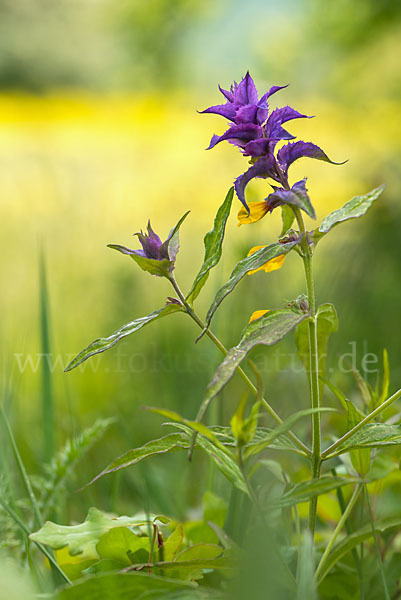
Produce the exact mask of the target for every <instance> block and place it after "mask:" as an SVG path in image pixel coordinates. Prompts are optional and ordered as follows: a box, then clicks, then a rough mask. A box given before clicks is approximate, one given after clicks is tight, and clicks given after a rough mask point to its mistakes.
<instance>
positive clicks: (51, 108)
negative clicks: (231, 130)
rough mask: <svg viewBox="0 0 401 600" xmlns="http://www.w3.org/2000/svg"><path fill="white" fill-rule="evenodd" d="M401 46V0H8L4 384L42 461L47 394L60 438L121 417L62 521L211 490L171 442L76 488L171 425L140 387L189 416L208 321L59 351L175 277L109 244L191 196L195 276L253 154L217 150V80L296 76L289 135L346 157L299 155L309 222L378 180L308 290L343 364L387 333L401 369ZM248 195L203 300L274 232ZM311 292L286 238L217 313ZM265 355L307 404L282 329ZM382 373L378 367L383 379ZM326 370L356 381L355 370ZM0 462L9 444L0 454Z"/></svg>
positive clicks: (293, 403)
mask: <svg viewBox="0 0 401 600" xmlns="http://www.w3.org/2000/svg"><path fill="white" fill-rule="evenodd" d="M400 53H401V5H400V4H399V3H397V2H394V1H390V0H381V1H380V2H376V1H375V0H336V1H335V2H327V3H322V2H319V1H318V0H298V1H295V0H283V1H282V2H280V3H277V2H274V1H268V0H248V1H247V2H246V3H245V2H242V1H240V0H231V1H229V0H213V1H212V0H174V1H171V0H147V2H143V1H139V0H125V1H122V2H115V1H112V0H98V1H96V2H93V1H90V0H80V1H78V0H74V1H71V0H68V1H67V0H59V1H58V2H56V3H55V2H54V1H53V0H0V88H1V89H0V207H1V208H0V211H1V213H0V220H1V223H2V235H1V240H0V244H1V258H0V265H1V272H2V293H1V295H0V311H1V315H2V319H1V321H0V334H1V344H0V348H1V353H2V359H3V360H2V369H1V375H2V381H3V384H2V390H3V396H4V402H5V403H6V406H7V408H8V410H9V415H10V419H11V421H12V425H13V428H14V430H15V433H16V436H17V441H18V443H19V445H20V448H21V451H22V454H23V457H24V459H25V461H26V463H27V466H28V468H29V470H30V472H33V473H34V472H37V471H39V470H40V469H41V464H42V462H43V460H44V459H45V458H46V452H47V453H48V452H49V450H47V451H46V440H45V439H44V437H45V434H44V425H45V419H44V417H43V408H42V406H43V395H44V394H45V396H46V397H47V399H48V400H49V399H51V403H52V406H53V411H54V438H55V447H56V448H60V447H61V445H62V444H63V442H64V441H65V440H66V438H68V437H69V436H71V435H75V434H78V433H79V432H80V431H82V429H83V428H84V427H87V426H89V425H91V424H92V423H93V422H94V421H95V420H96V419H97V418H99V417H103V418H105V417H111V416H114V417H116V422H115V424H114V425H113V426H112V427H111V428H110V429H109V431H108V433H107V434H106V435H105V437H104V438H103V441H102V442H100V443H98V444H97V445H96V446H95V447H94V448H93V450H92V451H91V452H90V454H89V455H88V457H87V459H86V460H85V461H84V462H83V463H81V465H80V470H79V472H78V473H77V474H76V476H75V478H74V479H73V480H72V481H71V482H70V485H69V490H70V495H68V496H66V499H65V503H64V505H63V507H62V509H60V514H61V515H62V517H61V518H62V520H63V521H64V522H67V521H68V520H70V519H73V518H75V519H82V518H83V517H84V515H85V514H86V512H87V508H88V506H89V505H90V504H96V505H97V506H98V507H99V508H102V509H104V510H111V509H113V510H116V511H118V512H124V511H126V512H131V513H133V512H135V511H136V510H141V509H142V508H143V507H144V506H145V508H147V507H150V508H151V509H152V510H154V511H164V512H166V513H170V514H174V516H176V517H182V516H183V514H184V512H185V510H186V508H187V506H193V505H196V504H197V503H198V502H199V498H200V496H201V495H202V493H203V490H204V486H205V480H206V478H207V469H206V465H205V464H204V462H202V461H201V459H199V458H197V459H196V460H195V464H194V465H189V464H188V463H187V461H186V457H185V456H184V455H178V454H177V455H175V456H173V457H161V458H159V459H156V460H154V461H152V462H147V463H143V466H142V465H139V466H138V467H137V468H135V469H133V470H131V471H129V472H124V474H123V475H122V476H121V478H119V479H118V480H117V478H113V477H109V478H105V479H104V480H101V481H99V482H98V483H97V484H96V485H95V486H93V487H92V488H90V489H89V490H86V491H84V492H81V493H80V494H74V493H73V492H74V491H75V490H76V489H77V488H79V487H80V486H82V485H84V484H85V483H86V482H87V481H88V480H89V479H91V478H92V477H93V476H94V475H95V474H97V473H98V472H99V471H100V470H101V469H102V468H103V467H104V466H105V465H106V464H107V463H108V462H110V460H112V459H113V458H114V457H115V456H117V455H119V454H122V453H123V452H125V451H126V450H128V449H129V448H131V447H136V446H139V445H141V444H142V443H144V442H146V441H147V440H149V439H152V438H153V437H155V436H158V435H160V423H161V419H160V418H159V417H156V416H155V415H151V414H149V413H146V412H145V411H143V410H142V408H141V407H142V406H143V405H153V406H159V407H164V408H171V409H174V410H177V411H179V412H181V413H182V414H184V415H185V416H186V417H191V418H192V417H194V415H195V413H196V410H197V407H198V405H199V403H200V402H201V399H202V397H203V393H204V390H205V387H206V385H207V383H208V381H209V380H210V377H211V375H212V373H213V369H214V368H215V367H216V365H217V364H218V361H219V359H220V357H219V355H218V353H217V351H216V350H215V349H214V348H213V347H211V346H210V345H209V341H208V340H207V339H203V340H202V341H201V342H200V343H199V344H198V345H196V346H195V345H194V339H195V337H196V336H197V334H198V331H197V330H196V328H195V326H193V324H192V323H191V322H190V321H189V320H188V319H186V318H185V317H184V316H183V315H180V314H178V315H173V316H171V317H169V318H168V319H166V320H163V321H161V322H160V323H157V324H154V325H153V326H150V327H149V328H146V329H144V330H143V331H141V332H140V333H138V334H136V336H135V337H132V338H128V340H126V341H125V342H123V343H121V344H120V345H119V346H116V347H115V348H114V349H113V350H111V351H109V352H108V353H106V354H105V355H100V357H95V358H94V359H92V360H91V361H89V362H87V363H86V364H85V365H84V366H83V367H82V369H77V370H76V371H74V372H71V373H69V374H64V373H63V366H65V365H66V364H67V362H68V360H70V359H71V358H72V356H73V355H75V354H76V353H77V352H78V351H79V350H81V349H82V348H83V347H84V346H86V345H87V344H88V343H89V342H90V341H92V340H93V339H95V338H96V337H99V336H105V335H108V334H109V333H111V332H112V331H113V330H114V329H116V328H118V327H119V326H120V325H122V324H123V323H125V322H128V321H130V320H132V319H133V318H136V317H139V316H142V315H145V314H147V313H148V312H151V311H152V310H155V309H156V308H159V307H160V306H162V305H163V304H164V301H165V298H166V296H167V295H169V294H170V293H171V291H170V289H169V288H168V284H167V282H165V281H162V280H159V279H157V278H155V277H151V276H149V275H148V274H146V273H144V272H142V271H140V270H139V269H138V268H137V266H136V265H135V264H134V263H133V262H132V261H130V260H129V259H128V258H126V257H123V256H121V255H118V254H117V253H115V252H113V251H111V250H109V249H108V248H106V244H108V243H121V244H124V245H128V246H131V244H135V243H136V242H135V240H134V239H133V238H132V237H131V235H132V234H133V233H134V232H136V231H138V230H140V229H141V228H144V227H145V226H146V223H147V220H148V218H150V219H151V221H152V225H153V227H154V229H155V230H156V231H157V232H158V233H160V235H161V237H165V236H166V235H167V233H168V231H169V229H170V228H171V227H172V226H173V225H174V224H175V223H176V221H177V220H178V218H179V217H180V216H181V215H182V214H183V213H184V212H185V211H187V210H188V209H190V210H191V214H190V217H189V218H188V219H187V221H186V222H185V225H184V226H183V228H182V230H181V232H182V234H181V251H180V254H179V258H178V261H177V268H176V274H177V279H178V280H179V281H180V282H181V285H182V287H183V288H185V289H187V288H189V286H190V284H191V282H192V279H193V277H194V276H195V274H196V272H197V269H198V268H199V266H200V264H201V261H202V256H203V242H202V239H203V235H204V233H205V232H206V231H208V230H209V229H210V228H211V225H212V223H213V218H214V215H215V212H216V210H217V208H218V206H219V205H220V203H221V202H222V201H223V199H224V196H225V194H226V191H227V189H228V188H229V186H230V185H231V183H232V181H233V180H234V178H235V177H236V176H238V175H239V174H240V173H241V172H243V170H244V169H245V168H246V163H245V162H244V159H243V158H242V156H241V155H240V153H239V152H237V151H235V149H233V147H232V146H229V145H225V146H224V145H223V144H222V145H221V146H218V147H217V148H216V149H215V150H213V151H212V152H205V150H204V149H205V148H206V147H207V145H208V143H209V140H210V137H211V135H212V134H213V133H220V132H222V131H223V130H224V129H223V128H224V124H223V123H222V121H221V119H218V118H216V117H213V116H209V115H207V116H206V115H202V116H200V115H199V114H197V112H196V111H197V110H202V109H204V108H206V107H207V106H210V105H211V104H216V103H219V102H220V98H219V93H218V90H217V84H218V83H220V84H221V85H222V86H223V87H228V86H229V85H230V83H231V82H232V81H233V80H234V79H236V80H239V79H240V78H242V76H243V75H244V74H245V72H246V71H247V70H248V69H249V70H250V71H251V74H252V75H253V77H254V79H255V81H256V84H257V86H258V88H259V90H260V91H261V92H263V91H265V90H267V89H268V88H269V87H270V86H271V85H273V84H274V85H285V84H287V83H290V84H291V85H290V87H289V88H287V89H286V90H284V91H282V92H281V93H280V95H277V97H276V96H274V100H273V101H272V104H273V105H274V106H275V102H277V103H278V105H279V106H280V105H285V104H290V105H291V106H294V107H295V108H296V109H298V110H300V111H302V112H305V113H306V114H313V115H316V118H315V119H313V120H311V121H306V122H294V124H292V125H291V127H290V131H291V132H293V133H294V134H296V135H297V136H299V137H300V138H301V139H304V140H306V141H309V140H310V141H313V142H314V143H317V144H318V145H320V146H321V147H322V148H323V149H324V150H325V151H326V152H327V153H328V155H329V156H330V157H331V158H332V159H333V160H336V161H342V160H345V159H348V162H347V163H346V164H345V165H343V166H338V167H336V166H332V165H328V164H325V163H321V162H319V161H307V160H304V161H299V164H297V165H296V166H294V167H293V170H292V173H291V178H292V180H293V181H296V180H297V178H298V179H299V178H301V177H303V176H304V175H307V176H308V187H309V190H310V194H311V197H312V201H313V202H314V204H315V206H316V209H317V214H318V221H319V220H321V219H322V217H324V216H325V215H326V214H327V213H328V212H329V211H331V210H333V209H335V208H337V207H339V206H341V205H342V204H344V202H346V201H347V200H348V199H349V198H351V197H352V196H354V195H356V194H360V193H365V192H367V191H369V190H370V189H371V188H374V187H376V186H378V185H380V184H381V183H386V185H387V188H386V191H385V193H384V195H383V197H382V199H380V201H379V202H377V205H375V206H374V207H373V208H372V209H371V211H370V212H369V213H368V216H366V217H365V218H364V219H363V220H361V221H358V222H356V221H355V222H351V223H349V224H347V225H344V226H342V227H339V228H338V229H336V230H335V231H334V232H333V233H331V234H330V236H328V238H327V240H324V241H323V242H322V244H321V246H319V251H318V253H317V255H316V261H315V264H316V286H317V294H318V301H319V302H327V301H332V302H333V303H334V304H335V306H336V308H337V311H338V315H339V319H340V331H339V332H338V333H337V334H336V335H335V336H334V337H333V339H332V344H331V355H330V360H329V363H330V366H331V368H333V369H334V368H335V367H336V365H337V364H338V360H339V359H340V358H341V355H343V354H344V353H352V352H353V349H355V358H356V366H357V367H358V368H361V360H362V358H363V356H364V355H365V354H366V353H373V354H375V355H376V356H377V357H378V363H377V365H376V366H374V367H373V369H376V368H377V367H379V368H380V367H381V360H382V359H381V356H382V350H383V348H387V349H388V351H389V356H390V365H391V371H392V388H391V389H394V387H395V386H396V385H397V383H399V380H400V375H401V367H400V365H401V336H400V305H401V286H400V278H401V266H400V264H401V263H400V241H401V234H400V223H401V209H400V203H399V197H400V191H401V183H400V158H401V156H400V155H401V147H400V144H401V142H400V139H401V137H400V129H401V127H400V126H401V111H400V99H401V74H400V70H399V56H400ZM274 106H273V107H274ZM264 187H265V183H263V182H253V183H252V184H251V185H250V186H249V198H250V199H251V200H256V199H260V198H261V197H264V196H262V194H263V193H264ZM237 209H239V202H238V201H236V205H235V207H234V211H233V215H232V218H231V221H230V225H229V227H228V232H227V237H226V241H225V255H224V258H223V260H222V263H221V264H220V266H219V268H218V269H216V272H215V273H213V275H212V276H211V277H210V279H209V281H208V283H207V286H206V287H205V290H204V292H203V295H202V297H201V298H200V299H199V301H198V307H199V311H200V313H201V314H202V315H204V314H205V311H206V310H207V308H208V305H209V304H210V302H211V299H212V297H213V295H214V293H215V291H216V290H217V288H218V286H219V285H221V284H222V283H223V282H224V281H225V280H226V279H227V277H228V276H229V274H230V272H231V269H232V267H233V265H234V264H235V263H236V262H237V261H238V260H239V259H240V258H242V257H243V256H245V255H246V253H247V252H248V250H249V249H250V248H251V247H252V246H255V245H261V244H264V243H269V242H271V241H274V240H275V239H276V238H277V235H278V234H279V231H280V215H279V214H274V215H272V216H268V217H266V218H265V219H263V220H262V221H261V222H259V223H257V224H254V225H252V226H244V227H241V228H238V227H237V225H236V218H235V213H236V211H237ZM308 226H309V227H312V226H313V225H312V223H311V222H310V223H308ZM41 255H42V256H43V264H44V268H42V276H41V275H40V271H41V269H40V264H41V258H40V257H41ZM45 280H46V281H45ZM303 291H304V283H303V273H302V264H301V261H300V260H299V258H298V257H297V256H296V255H294V256H291V257H290V258H288V259H287V261H286V264H285V267H284V268H283V269H282V270H281V271H278V272H275V273H271V274H269V275H266V274H264V273H259V274H257V275H255V276H254V277H252V278H247V279H246V281H244V282H242V284H241V285H240V286H239V288H238V290H237V292H236V293H235V294H233V295H232V297H230V298H229V299H228V300H226V302H225V305H223V306H222V308H221V310H220V312H219V313H218V314H217V315H216V318H215V321H214V328H215V330H216V331H217V333H218V334H219V336H220V337H221V338H222V340H223V341H224V343H225V344H226V345H233V344H235V343H236V342H237V341H238V339H239V335H240V332H241V330H242V328H243V327H244V326H245V324H246V323H247V321H248V319H249V316H250V314H251V313H252V312H253V311H254V310H257V309H263V308H270V307H278V306H282V305H283V303H286V302H288V301H289V300H291V299H293V298H295V297H296V296H297V295H298V294H299V293H301V292H303ZM46 323H47V324H48V326H49V332H48V336H46V335H44V333H43V332H44V331H46V327H45V326H46ZM47 338H48V339H47ZM47 352H49V353H50V354H49V360H50V363H49V364H50V370H49V369H48V368H47V366H46V365H48V363H47V360H44V359H43V356H42V355H43V353H47ZM256 354H257V355H258V356H257V358H258V360H259V362H260V364H262V365H263V371H264V374H265V386H266V393H267V397H268V398H269V400H270V401H271V403H272V405H273V406H275V407H276V408H277V409H278V410H279V411H280V414H281V415H282V416H283V417H284V416H286V415H287V414H289V413H290V412H291V410H293V409H294V407H300V408H301V407H302V408H304V407H306V406H307V403H308V399H307V386H306V382H305V378H304V375H303V373H302V372H300V363H299V362H297V360H296V359H294V358H293V354H294V345H293V342H292V340H290V339H288V340H285V341H284V342H283V343H282V344H281V345H280V347H279V348H278V349H277V350H274V349H269V350H265V351H263V352H262V353H261V352H259V353H258V352H257V353H256ZM349 358H350V357H349ZM351 358H352V357H351ZM375 376H376V375H375V373H374V372H372V373H371V374H370V375H369V377H370V381H371V382H372V383H374V381H375ZM333 381H335V383H336V384H338V385H340V386H342V387H343V389H344V390H345V391H346V392H347V393H348V394H349V395H351V394H352V393H353V381H352V378H351V376H350V375H349V374H347V373H344V372H342V373H341V372H340V373H338V374H335V375H333ZM238 398H239V391H238V388H237V387H236V386H235V385H233V386H231V387H229V388H228V389H227V391H226V393H225V394H224V397H223V399H222V400H221V401H220V404H219V405H216V407H215V409H214V413H213V411H212V413H211V417H212V418H215V419H217V418H224V419H225V421H226V422H227V417H228V416H229V415H230V414H231V412H232V410H233V408H234V406H236V403H237V401H238ZM327 402H328V403H332V398H330V397H327ZM166 432H167V431H166ZM2 447H3V448H4V447H5V446H4V443H2ZM50 451H51V450H50ZM8 459H9V453H8V450H4V452H3V465H5V464H11V462H9V461H8ZM200 475H201V476H200ZM216 485H217V487H218V483H217V484H216ZM118 486H119V487H118Z"/></svg>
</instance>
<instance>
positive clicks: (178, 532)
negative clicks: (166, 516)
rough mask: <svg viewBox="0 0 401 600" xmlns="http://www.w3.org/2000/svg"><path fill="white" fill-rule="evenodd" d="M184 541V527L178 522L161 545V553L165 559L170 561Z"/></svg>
mask: <svg viewBox="0 0 401 600" xmlns="http://www.w3.org/2000/svg"><path fill="white" fill-rule="evenodd" d="M183 542H184V528H183V526H182V525H181V523H179V524H178V525H177V527H176V528H175V529H174V531H173V533H172V534H171V535H169V537H168V538H167V540H166V541H165V542H164V545H163V555H164V560H165V561H172V560H174V559H175V557H176V556H177V554H178V551H179V549H180V548H181V546H182V544H183Z"/></svg>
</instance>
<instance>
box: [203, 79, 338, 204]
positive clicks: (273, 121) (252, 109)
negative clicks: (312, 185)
mask: <svg viewBox="0 0 401 600" xmlns="http://www.w3.org/2000/svg"><path fill="white" fill-rule="evenodd" d="M285 87H287V86H277V85H276V86H273V87H271V88H270V89H269V91H268V92H266V93H265V94H264V95H263V96H261V98H259V95H258V92H257V89H256V86H255V83H254V81H253V79H252V77H251V76H250V74H249V72H248V73H247V74H246V75H245V77H244V78H243V79H242V81H241V82H240V83H239V84H238V83H236V82H234V84H233V85H232V86H231V87H230V90H229V91H227V90H224V89H222V88H221V87H220V86H219V89H220V91H221V93H222V94H223V96H224V97H225V98H226V102H225V103H224V104H219V105H216V106H211V107H209V108H207V109H206V110H204V111H202V113H214V114H217V115H220V116H222V117H224V118H226V119H228V120H229V121H230V126H229V128H228V129H227V131H226V132H225V133H224V134H223V135H220V136H219V135H214V136H213V137H212V139H211V142H210V144H209V147H208V150H209V149H211V148H214V146H216V144H218V143H220V142H223V141H225V140H227V141H228V142H229V143H230V144H233V145H234V146H237V147H239V148H240V150H241V152H242V153H243V154H244V156H248V157H250V162H251V167H250V168H249V169H248V170H247V171H246V172H245V173H243V174H242V175H240V176H239V177H237V179H236V180H235V191H236V193H237V196H238V198H239V200H240V201H241V202H242V204H243V205H244V207H245V208H246V210H247V211H248V213H249V207H248V205H247V203H246V200H245V188H246V186H247V185H248V183H249V182H250V181H251V180H252V179H254V178H255V177H261V178H264V179H267V178H271V179H273V180H274V181H275V182H277V183H279V184H280V186H281V187H280V188H277V187H274V190H275V192H274V193H277V191H278V190H282V191H286V190H289V189H290V185H289V183H288V167H289V166H290V165H291V164H292V163H293V162H294V161H295V160H297V159H298V158H301V157H303V156H308V157H310V158H317V159H319V160H324V161H326V162H330V163H332V162H333V161H331V160H330V159H329V157H328V156H327V155H326V154H325V153H324V152H323V150H321V148H319V147H318V146H316V145H315V144H312V143H310V142H301V141H299V142H295V143H294V142H292V143H287V144H285V145H284V146H282V147H281V148H280V150H279V151H278V152H277V155H276V154H275V150H276V146H277V144H278V143H279V142H281V141H286V140H293V139H294V136H293V135H291V134H290V133H289V132H288V131H287V130H286V129H284V127H283V124H284V123H286V122H287V121H291V120H293V119H300V118H309V117H307V116H306V115H303V114H301V113H300V112H298V111H296V110H295V109H293V108H291V106H284V107H283V108H276V109H275V110H273V111H270V109H269V105H268V102H267V100H268V98H269V97H270V96H272V94H275V93H276V92H278V91H279V90H282V89H283V88H285ZM334 164H337V163H334ZM266 201H267V202H268V203H269V197H268V198H266ZM275 206H277V203H273V202H271V203H269V210H272V209H273V208H274V207H275Z"/></svg>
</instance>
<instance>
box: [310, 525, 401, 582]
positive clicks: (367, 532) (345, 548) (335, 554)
mask: <svg viewBox="0 0 401 600" xmlns="http://www.w3.org/2000/svg"><path fill="white" fill-rule="evenodd" d="M394 527H398V528H399V527H401V517H390V518H387V519H377V520H376V521H375V531H376V532H380V533H383V532H385V531H387V530H388V529H394ZM372 535H373V531H372V526H371V524H370V523H368V524H367V525H364V526H363V527H362V528H361V529H358V531H355V532H354V533H351V534H350V535H348V536H347V537H346V538H344V539H343V540H342V541H341V542H339V543H338V544H337V545H336V546H334V548H333V550H332V552H331V553H330V554H329V556H328V558H327V560H326V562H325V565H324V569H322V572H321V574H320V578H319V581H318V583H320V582H321V581H322V580H323V579H324V578H325V576H326V575H327V573H328V572H329V571H330V570H331V569H332V567H333V566H334V565H335V564H336V563H337V562H338V561H339V560H340V559H341V558H342V557H343V556H345V555H346V554H347V553H348V552H350V551H351V550H352V549H353V548H356V546H359V545H360V544H362V543H363V542H366V541H367V540H369V539H370V538H371V537H372Z"/></svg>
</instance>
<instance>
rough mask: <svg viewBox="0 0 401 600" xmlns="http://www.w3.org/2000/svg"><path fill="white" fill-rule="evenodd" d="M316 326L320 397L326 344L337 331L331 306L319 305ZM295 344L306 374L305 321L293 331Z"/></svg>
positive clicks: (306, 325)
mask: <svg viewBox="0 0 401 600" xmlns="http://www.w3.org/2000/svg"><path fill="white" fill-rule="evenodd" d="M316 324H317V346H318V361H319V378H320V379H319V389H320V397H322V395H323V388H324V381H323V378H324V375H325V369H326V356H327V343H328V340H329V337H330V335H331V334H332V333H334V332H335V331H337V329H338V318H337V313H336V309H335V308H334V306H333V305H332V304H321V305H320V306H319V308H318V309H317V313H316ZM295 343H296V345H297V350H298V356H299V358H300V359H301V361H302V363H303V365H304V367H305V370H306V372H307V373H308V377H309V371H310V359H309V325H308V323H307V322H306V321H304V322H302V323H300V324H299V325H298V327H297V328H296V331H295Z"/></svg>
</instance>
